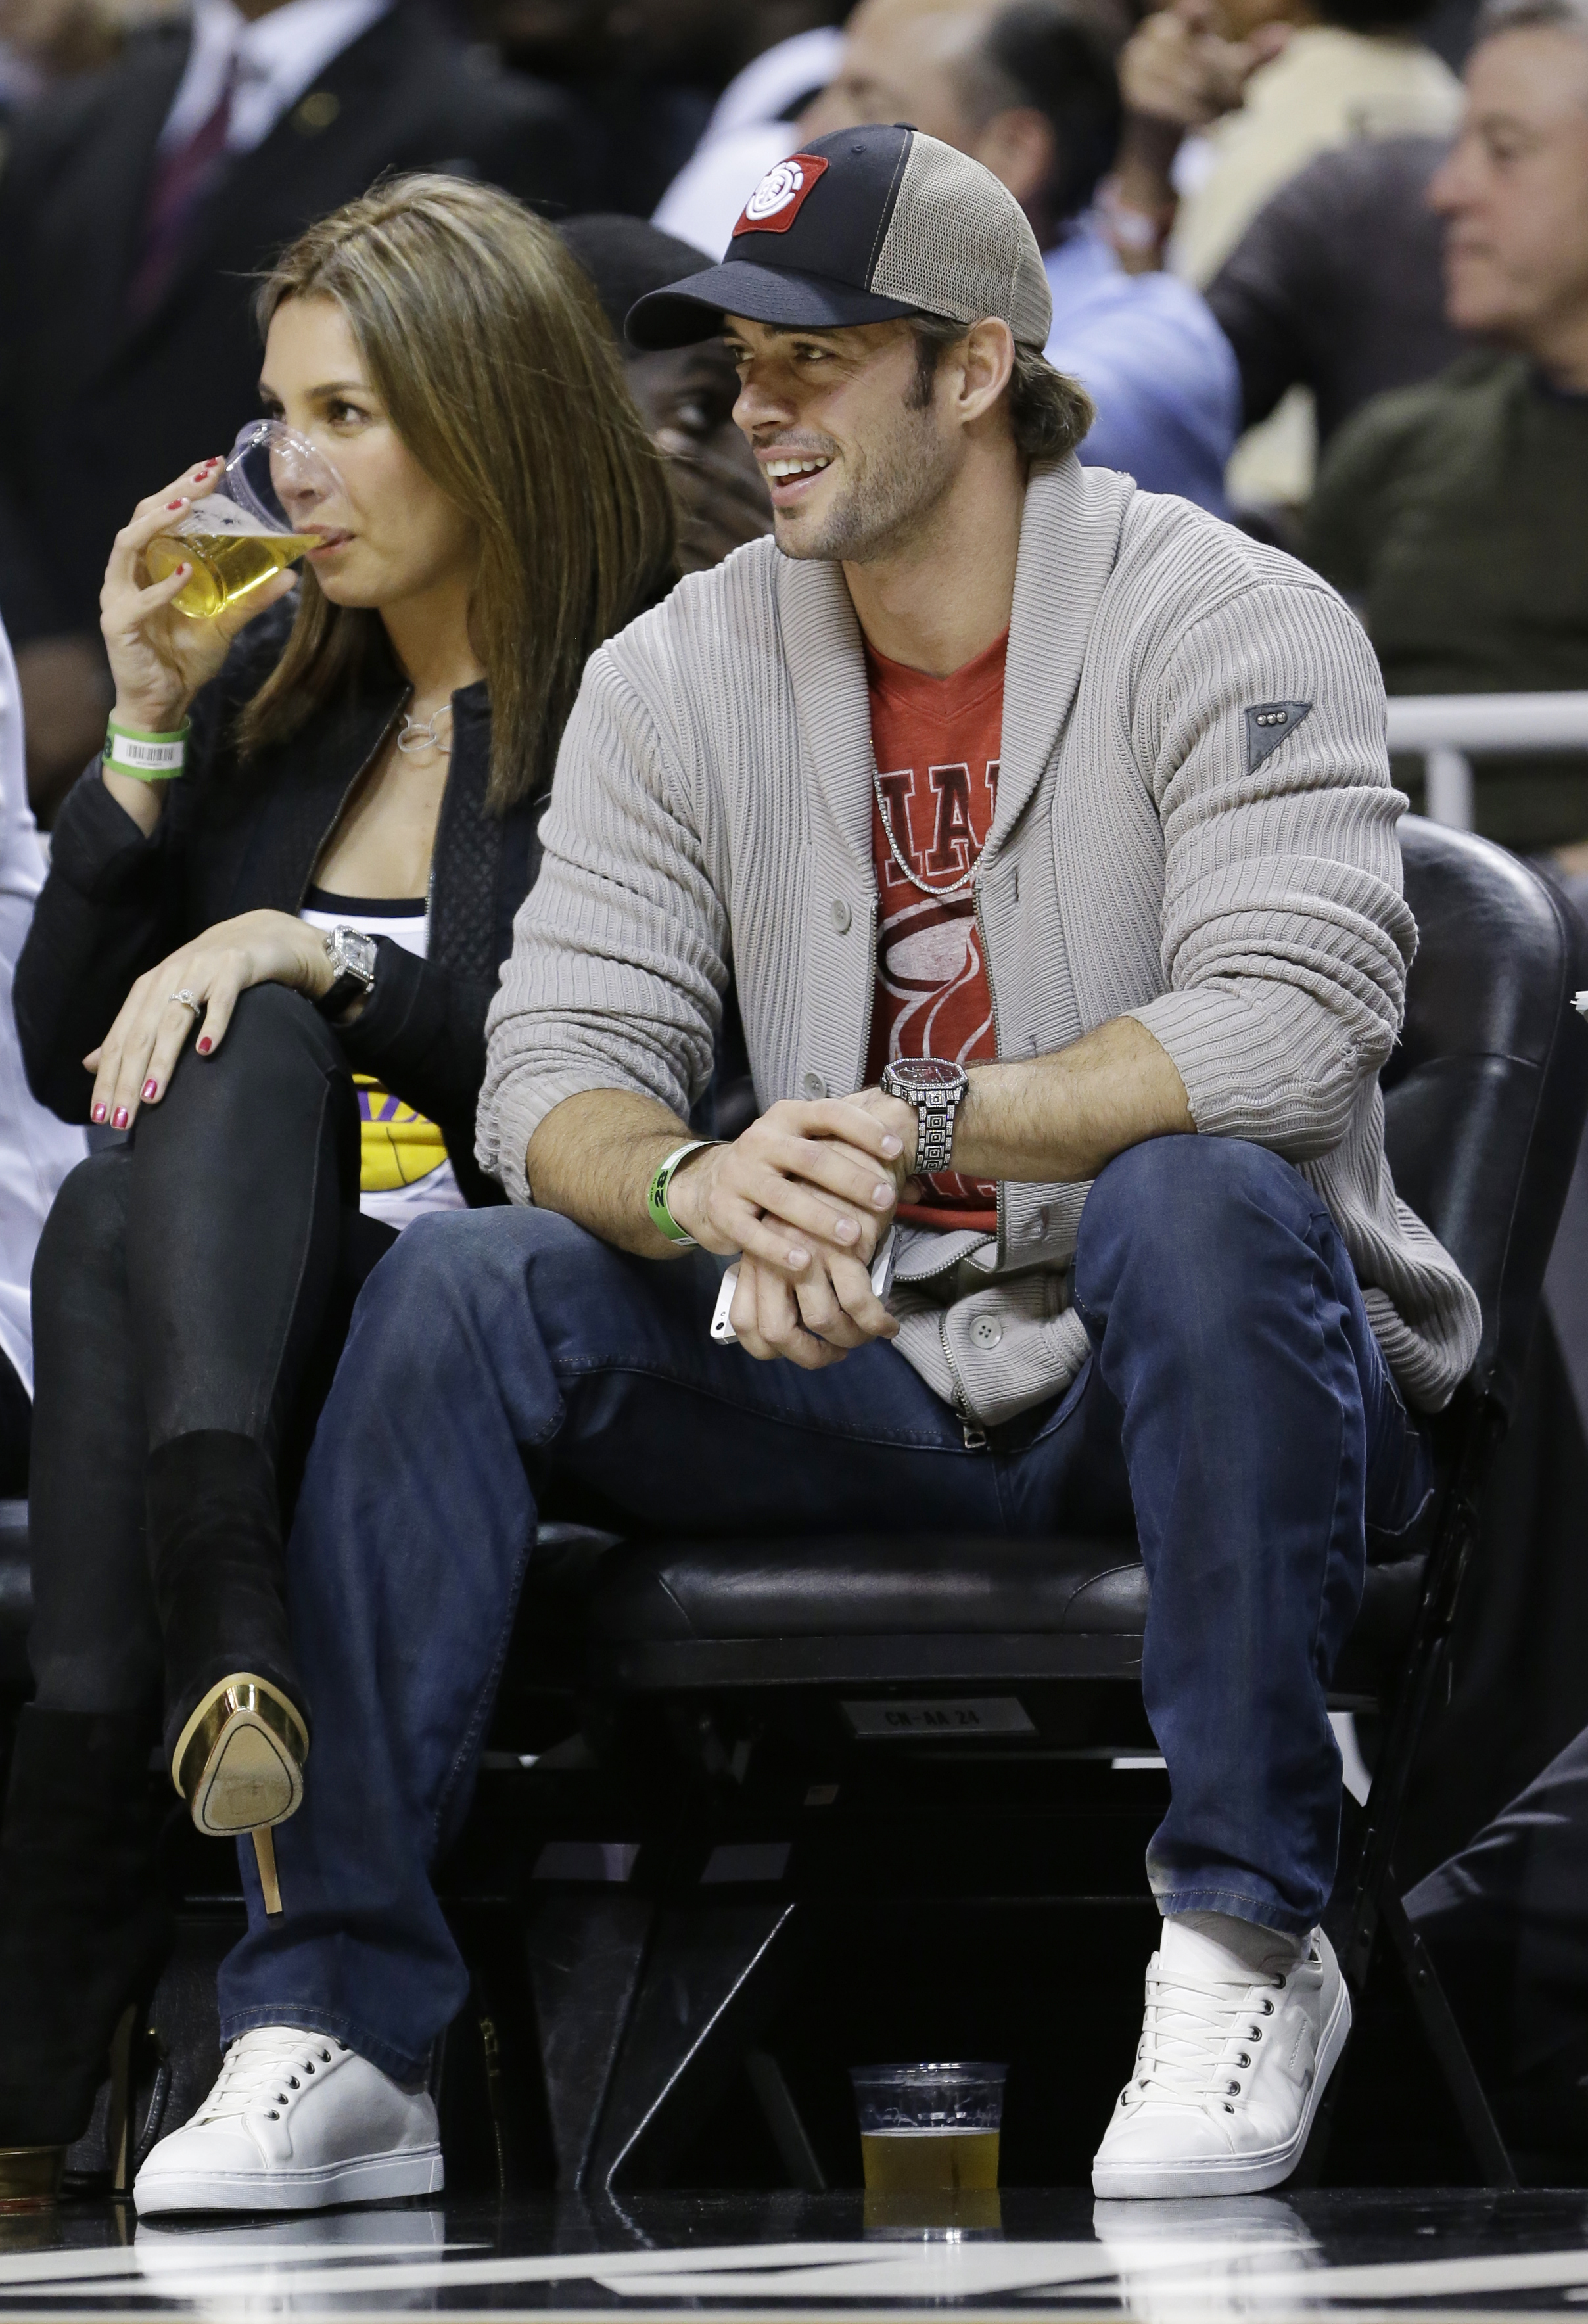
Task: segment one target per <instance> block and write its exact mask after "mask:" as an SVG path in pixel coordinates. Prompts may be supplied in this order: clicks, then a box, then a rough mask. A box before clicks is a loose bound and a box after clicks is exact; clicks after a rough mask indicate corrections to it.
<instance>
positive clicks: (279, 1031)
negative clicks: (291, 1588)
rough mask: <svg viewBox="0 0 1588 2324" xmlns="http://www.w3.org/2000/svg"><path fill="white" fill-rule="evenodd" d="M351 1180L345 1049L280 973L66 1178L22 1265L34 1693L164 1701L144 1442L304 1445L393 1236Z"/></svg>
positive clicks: (50, 1697)
mask: <svg viewBox="0 0 1588 2324" xmlns="http://www.w3.org/2000/svg"><path fill="white" fill-rule="evenodd" d="M357 1187H358V1128H357V1117H356V1111H355V1103H354V1098H353V1089H352V1082H351V1079H350V1076H349V1074H348V1071H347V1067H346V1063H345V1062H344V1059H343V1056H342V1052H341V1048H340V1046H339V1045H338V1043H337V1037H336V1036H335V1034H334V1033H333V1032H332V1030H331V1028H330V1027H329V1026H328V1024H327V1023H326V1022H325V1020H324V1019H323V1018H321V1017H320V1016H319V1014H318V1013H317V1012H316V1010H314V1009H313V1008H312V1007H311V1006H310V1005H309V1002H308V1001H305V1000H304V999H303V998H302V997H301V996H300V994H298V993H295V992H291V991H288V990H287V989H286V988H285V987H284V986H282V985H274V984H265V985H258V986H255V987H254V989H253V990H252V991H247V992H245V993H244V994H243V995H242V996H241V998H240V1000H239V1001H238V1004H237V1010H236V1014H235V1017H234V1018H233V1019H232V1023H231V1027H230V1028H229V1030H228V1032H227V1034H226V1038H225V1040H224V1041H223V1042H222V1043H221V1046H220V1047H219V1048H218V1049H217V1050H216V1051H215V1052H214V1054H213V1055H212V1056H208V1057H200V1056H197V1055H195V1054H194V1053H193V1052H192V1051H191V1050H189V1052H188V1053H187V1054H185V1055H184V1056H183V1057H182V1060H181V1063H180V1065H179V1066H178V1068H177V1071H176V1073H175V1074H174V1075H173V1077H172V1079H171V1085H170V1089H169V1091H168V1093H167V1095H166V1096H165V1098H164V1099H163V1100H162V1102H161V1103H160V1104H159V1105H156V1106H147V1107H145V1108H143V1111H142V1112H141V1113H140V1114H139V1117H138V1121H137V1125H136V1128H135V1130H134V1135H133V1138H132V1140H131V1142H130V1143H129V1144H127V1145H125V1146H121V1147H116V1148H110V1149H109V1150H107V1151H106V1152H104V1153H100V1154H97V1155H94V1156H92V1157H90V1158H89V1159H88V1161H87V1162H83V1163H80V1164H79V1165H78V1167H77V1169H75V1170H74V1171H73V1172H72V1174H71V1176H69V1178H68V1179H67V1180H66V1182H65V1184H64V1185H62V1187H61V1189H60V1194H59V1195H58V1196H57V1198H56V1201H55V1204H54V1207H53V1209H52V1210H51V1213H50V1217H49V1220H48V1222H47V1223H46V1225H45V1228H44V1232H43V1235H42V1238H41V1240H40V1244H39V1249H38V1253H37V1256H36V1258H35V1259H34V1264H33V1289H32V1297H33V1345H34V1363H35V1371H36V1382H35V1392H34V1407H33V1437H32V1480H31V1502H30V1508H29V1536H30V1542H31V1546H32V1569H33V1604H34V1611H33V1623H32V1632H31V1634H30V1637H29V1641H28V1651H29V1655H30V1658H31V1660H32V1667H33V1674H34V1676H35V1678H36V1679H37V1682H38V1696H37V1700H38V1703H39V1706H40V1708H41V1709H42V1710H48V1711H97V1712H104V1711H145V1710H146V1711H150V1712H151V1713H158V1711H159V1707H160V1701H161V1693H162V1677H163V1661H162V1649H161V1637H160V1629H159V1625H158V1623H157V1621H156V1618H155V1611H154V1597H153V1591H152V1585H151V1582H150V1577H149V1571H148V1564H147V1559H146V1554H145V1548H144V1472H145V1469H146V1467H147V1464H148V1459H149V1455H150V1453H151V1452H152V1451H155V1450H156V1449H158V1448H159V1447H160V1446H162V1445H164V1444H167V1443H171V1441H172V1440H173V1439H175V1438H177V1437H179V1436H184V1435H187V1434H190V1433H192V1432H194V1431H197V1430H203V1429H224V1430H226V1431H229V1432H231V1433H233V1434H238V1435H242V1436H248V1437H252V1438H253V1439H254V1442H255V1443H258V1444H260V1445H261V1446H262V1447H263V1449H264V1451H265V1452H266V1453H267V1455H268V1456H269V1457H270V1458H271V1459H272V1460H273V1461H276V1462H279V1463H281V1464H282V1465H283V1466H285V1467H288V1468H291V1464H292V1461H293V1458H294V1454H295V1452H296V1453H297V1454H298V1456H299V1457H300V1453H301V1445H300V1443H299V1439H300V1437H302V1436H303V1435H304V1434H305V1433H306V1431H307V1428H308V1427H309V1426H310V1425H312V1416H313V1411H314V1408H315V1407H316V1406H317V1404H318V1401H319V1397H320V1396H323V1393H324V1390H325V1388H326V1386H327V1385H328V1381H329V1378H330V1372H331V1369H332V1366H333V1365H334V1363H335V1360H336V1352H337V1347H338V1345H339V1343H340V1339H341V1335H342V1333H343V1332H344V1331H345V1329H346V1321H347V1317H348V1314H349V1313H350V1311H351V1306H352V1300H353V1296H354V1295H355V1291H356V1287H357V1285H358V1283H359V1282H361V1281H362V1280H363V1277H365V1275H367V1274H368V1272H369V1270H370V1268H372V1267H373V1266H374V1261H375V1259H377V1258H378V1257H379V1256H380V1255H381V1253H382V1251H383V1250H385V1249H386V1248H387V1247H388V1246H389V1244H390V1242H391V1241H392V1234H391V1231H390V1229H389V1228H385V1227H382V1226H380V1225H379V1224H378V1223H377V1222H373V1221H368V1220H364V1219H362V1218H361V1217H360V1214H359V1213H358V1210H357V1208H356V1204H357V1200H358V1194H357ZM284 1481H286V1482H287V1483H288V1484H289V1486H290V1484H291V1478H290V1477H289V1478H287V1479H286V1480H284Z"/></svg>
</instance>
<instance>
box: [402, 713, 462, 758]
mask: <svg viewBox="0 0 1588 2324" xmlns="http://www.w3.org/2000/svg"><path fill="white" fill-rule="evenodd" d="M443 718H444V719H445V720H446V721H447V724H448V726H450V725H451V724H452V705H451V704H450V702H444V703H443V704H442V705H441V707H440V708H439V710H437V711H434V712H432V713H431V715H430V716H429V718H428V719H427V720H425V721H424V723H423V724H420V721H419V720H418V719H417V718H411V717H410V716H409V715H408V713H407V711H406V710H405V711H404V712H403V714H402V725H401V726H400V727H399V728H398V730H397V748H398V749H399V750H400V751H401V752H402V755H403V757H404V758H408V759H411V758H416V757H417V756H418V754H419V753H420V752H421V751H449V750H450V749H451V747H452V742H451V737H450V736H449V735H448V734H447V733H443V732H442V731H441V721H442V720H443Z"/></svg>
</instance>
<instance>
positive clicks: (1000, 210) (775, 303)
mask: <svg viewBox="0 0 1588 2324" xmlns="http://www.w3.org/2000/svg"><path fill="white" fill-rule="evenodd" d="M725 314H730V315H743V316H745V317H746V318H748V319H749V320H750V321H751V322H753V323H774V324H780V325H782V326H784V327H787V328H790V329H796V330H797V329H799V328H801V327H804V328H805V329H808V330H810V329H818V328H819V329H827V330H833V329H836V328H839V327H842V326H844V325H845V324H850V323H882V322H887V321H889V320H890V319H891V318H894V317H898V316H903V315H936V316H941V317H943V318H945V319H946V320H947V321H952V322H956V323H975V322H979V321H980V320H981V319H982V318H983V316H984V315H991V316H995V317H997V318H999V319H1001V320H1002V321H1003V322H1005V323H1007V324H1008V325H1009V327H1010V329H1011V331H1012V332H1013V334H1014V337H1015V338H1016V340H1017V342H1018V343H1019V344H1020V346H1028V347H1036V348H1039V349H1040V348H1041V347H1043V346H1046V345H1047V342H1048V330H1049V327H1050V326H1051V323H1052V319H1053V300H1052V297H1051V295H1050V293H1049V291H1048V277H1047V275H1046V273H1045V272H1044V271H1043V266H1042V254H1041V252H1040V251H1039V249H1038V247H1037V237H1036V235H1034V234H1033V233H1032V232H1031V229H1030V226H1029V224H1028V222H1027V219H1026V215H1025V212H1024V211H1023V210H1022V209H1021V208H1020V204H1019V203H1018V202H1017V201H1016V200H1015V198H1014V196H1013V195H1012V194H1011V192H1010V191H1009V189H1008V188H1007V187H1005V186H1002V185H1000V184H999V182H998V180H997V179H996V178H995V177H994V176H993V175H992V171H991V170H985V169H983V166H982V164H981V163H980V162H979V161H972V160H971V158H970V156H969V155H968V154H967V153H960V152H956V150H955V148H954V147H953V146H952V145H945V144H944V143H942V142H941V141H940V140H939V139H937V138H936V137H928V136H926V135H924V134H923V133H922V132H921V131H920V130H919V129H911V128H909V126H908V124H904V123H897V122H896V123H894V124H892V126H891V127H886V128H884V127H882V126H881V125H880V124H869V125H867V126H866V127H863V128H860V129H839V130H835V131H834V132H833V133H832V134H831V135H830V136H826V137H818V138H817V139H816V140H815V142H814V143H812V144H810V145H808V146H807V147H805V148H804V149H803V150H802V151H801V152H798V153H792V154H790V155H789V159H788V160H787V161H780V162H779V163H778V164H777V166H776V168H775V169H771V170H769V171H767V173H766V175H765V177H764V178H762V181H761V183H760V184H759V185H758V186H757V187H756V189H755V191H754V192H753V193H752V195H751V197H750V199H749V200H748V201H747V202H746V203H745V205H744V209H743V215H742V217H740V219H739V223H738V225H737V226H735V227H734V235H733V239H732V241H731V242H730V243H729V244H728V249H727V255H726V256H725V258H724V260H723V262H722V263H721V265H720V266H708V267H707V268H706V270H705V272H703V273H699V274H688V275H686V276H685V277H684V278H683V280H682V281H679V282H673V283H669V286H668V287H667V289H666V290H662V291H651V292H650V293H649V295H648V296H647V297H645V298H643V299H641V300H639V301H638V302H637V303H636V304H635V305H634V306H633V307H632V309H630V312H629V317H628V325H627V328H628V336H629V338H630V341H631V343H632V345H633V346H637V347H682V346H688V345H689V344H690V343H691V341H693V340H696V339H705V338H709V337H711V335H712V333H713V332H714V331H717V330H720V329H721V327H722V318H723V317H724V315H725Z"/></svg>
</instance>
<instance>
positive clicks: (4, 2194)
mask: <svg viewBox="0 0 1588 2324" xmlns="http://www.w3.org/2000/svg"><path fill="white" fill-rule="evenodd" d="M65 2172H66V2149H65V2147H64V2146H0V2212H10V2211H47V2210H51V2209H53V2207H54V2205H55V2204H56V2202H57V2201H58V2200H59V2199H60V2181H61V2179H62V2177H63V2176H64V2175H65Z"/></svg>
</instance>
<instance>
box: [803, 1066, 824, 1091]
mask: <svg viewBox="0 0 1588 2324" xmlns="http://www.w3.org/2000/svg"><path fill="white" fill-rule="evenodd" d="M799 1086H800V1088H801V1089H802V1090H803V1091H804V1093H805V1094H806V1096H807V1097H808V1098H818V1097H826V1093H827V1085H826V1082H825V1081H823V1079H822V1077H821V1075H820V1074H818V1073H817V1072H815V1071H814V1070H813V1071H812V1072H810V1073H808V1074H806V1076H805V1078H804V1080H803V1081H802V1082H801V1083H800V1084H799Z"/></svg>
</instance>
